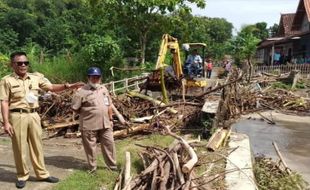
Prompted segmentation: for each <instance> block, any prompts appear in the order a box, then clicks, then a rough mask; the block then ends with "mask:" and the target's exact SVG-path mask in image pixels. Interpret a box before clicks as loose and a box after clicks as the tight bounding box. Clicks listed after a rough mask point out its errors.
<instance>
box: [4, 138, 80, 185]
mask: <svg viewBox="0 0 310 190" xmlns="http://www.w3.org/2000/svg"><path fill="white" fill-rule="evenodd" d="M80 141H81V139H64V138H63V137H60V138H53V139H50V140H45V141H44V152H45V162H46V165H47V168H48V170H49V172H50V173H51V175H53V176H56V177H58V178H60V179H64V178H65V177H66V176H68V175H69V174H70V173H71V172H72V171H73V170H76V169H81V170H82V169H84V168H85V167H86V161H85V153H84V150H83V148H82V145H81V143H80ZM0 152H1V159H0V189H1V190H2V189H3V190H13V189H16V187H15V181H16V170H15V164H14V159H13V152H12V149H11V142H10V139H9V138H8V137H4V136H1V137H0ZM28 162H29V166H31V164H30V161H28ZM30 175H31V177H30V179H29V181H27V184H26V187H25V188H24V190H49V189H52V187H53V186H54V185H55V184H50V183H46V182H38V181H36V179H35V175H34V172H33V170H32V169H31V172H30Z"/></svg>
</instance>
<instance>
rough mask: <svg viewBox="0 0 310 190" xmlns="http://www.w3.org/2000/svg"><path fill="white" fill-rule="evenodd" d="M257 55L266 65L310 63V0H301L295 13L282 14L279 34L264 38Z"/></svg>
mask: <svg viewBox="0 0 310 190" xmlns="http://www.w3.org/2000/svg"><path fill="white" fill-rule="evenodd" d="M256 57H257V62H258V63H259V64H264V65H274V64H286V63H288V62H289V63H296V64H303V63H310V0H300V1H299V4H298V7H297V10H296V12H295V13H288V14H281V18H280V22H279V29H278V34H277V36H276V37H272V38H267V39H264V40H262V41H261V42H260V43H259V44H258V46H257V53H256Z"/></svg>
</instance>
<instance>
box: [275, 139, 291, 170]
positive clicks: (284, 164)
mask: <svg viewBox="0 0 310 190" xmlns="http://www.w3.org/2000/svg"><path fill="white" fill-rule="evenodd" d="M272 145H273V146H274V148H275V150H276V153H277V155H278V156H279V158H280V160H281V162H282V164H283V166H284V167H285V171H287V173H289V174H291V170H290V169H289V167H288V166H287V164H286V162H285V160H284V159H283V156H282V154H281V152H280V150H279V148H278V145H277V143H276V142H275V141H273V142H272Z"/></svg>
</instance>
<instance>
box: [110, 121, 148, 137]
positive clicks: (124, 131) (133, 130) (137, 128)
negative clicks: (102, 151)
mask: <svg viewBox="0 0 310 190" xmlns="http://www.w3.org/2000/svg"><path fill="white" fill-rule="evenodd" d="M148 128H149V124H139V125H136V126H135V127H130V128H127V129H122V130H118V131H114V132H113V135H114V137H115V138H117V137H127V136H128V135H130V134H135V133H137V132H140V131H143V130H145V129H148Z"/></svg>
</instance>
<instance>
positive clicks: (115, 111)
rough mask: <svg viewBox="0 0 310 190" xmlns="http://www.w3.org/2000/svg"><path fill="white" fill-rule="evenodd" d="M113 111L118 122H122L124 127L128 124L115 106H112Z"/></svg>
mask: <svg viewBox="0 0 310 190" xmlns="http://www.w3.org/2000/svg"><path fill="white" fill-rule="evenodd" d="M112 110H113V112H114V113H115V115H116V117H117V118H118V120H119V121H120V122H121V124H123V125H124V124H126V121H125V119H124V117H123V115H122V114H121V113H120V112H119V111H118V110H117V109H116V107H115V106H114V104H112Z"/></svg>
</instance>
